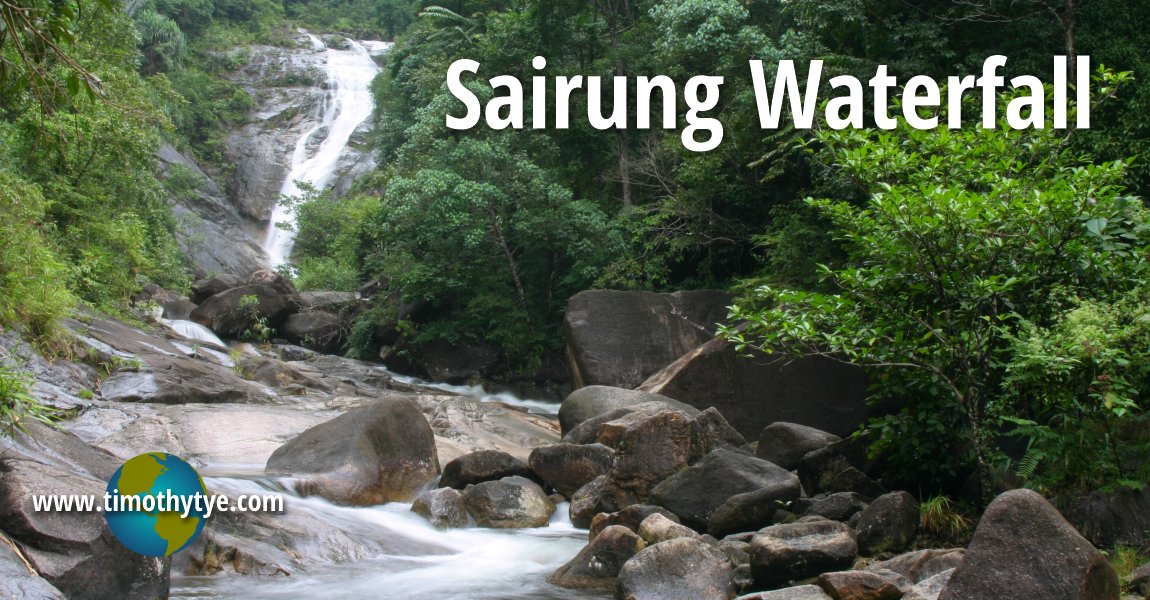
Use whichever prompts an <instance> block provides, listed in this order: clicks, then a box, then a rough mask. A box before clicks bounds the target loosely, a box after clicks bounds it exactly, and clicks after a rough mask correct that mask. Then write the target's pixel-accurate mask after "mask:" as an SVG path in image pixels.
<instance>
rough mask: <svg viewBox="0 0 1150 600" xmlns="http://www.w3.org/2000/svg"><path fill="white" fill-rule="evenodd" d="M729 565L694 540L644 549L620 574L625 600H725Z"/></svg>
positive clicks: (728, 592) (731, 591) (715, 551)
mask: <svg viewBox="0 0 1150 600" xmlns="http://www.w3.org/2000/svg"><path fill="white" fill-rule="evenodd" d="M734 595H735V590H734V587H733V586H732V584H731V565H730V563H728V562H727V557H726V555H724V554H723V552H722V551H721V550H719V549H717V548H714V547H712V546H709V545H707V544H706V543H704V542H701V541H699V540H697V539H694V538H686V537H683V538H676V539H673V540H668V541H666V542H660V543H658V544H655V545H653V546H647V547H646V548H644V549H643V550H642V551H640V552H639V553H638V554H636V555H635V556H634V557H632V558H631V560H628V561H627V563H626V564H624V565H623V568H622V570H620V572H619V587H618V597H619V598H623V599H624V600H728V599H729V598H731V597H732V596H734Z"/></svg>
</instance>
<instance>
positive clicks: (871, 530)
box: [855, 492, 920, 555]
mask: <svg viewBox="0 0 1150 600" xmlns="http://www.w3.org/2000/svg"><path fill="white" fill-rule="evenodd" d="M919 519H920V515H919V509H918V500H915V499H914V496H911V495H910V494H909V493H908V492H891V493H889V494H883V495H882V496H879V497H878V498H876V499H875V501H874V502H871V504H870V506H868V507H867V508H866V510H864V511H863V512H862V516H860V517H859V521H858V525H857V526H856V527H855V531H856V532H857V533H858V540H859V550H860V551H861V552H862V553H864V554H870V555H874V554H878V553H880V552H900V551H902V550H905V549H906V548H907V547H908V546H910V543H911V542H912V541H914V536H915V534H916V533H917V532H918V522H919Z"/></svg>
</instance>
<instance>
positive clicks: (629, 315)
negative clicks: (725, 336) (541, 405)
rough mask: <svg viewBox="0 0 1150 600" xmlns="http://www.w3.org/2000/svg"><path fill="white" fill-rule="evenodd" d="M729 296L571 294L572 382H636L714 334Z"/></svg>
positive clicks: (569, 344)
mask: <svg viewBox="0 0 1150 600" xmlns="http://www.w3.org/2000/svg"><path fill="white" fill-rule="evenodd" d="M731 299H732V296H731V294H729V293H727V292H714V291H695V292H676V293H673V294H655V293H651V292H619V291H609V290H590V291H585V292H580V293H578V294H576V295H574V296H572V297H571V299H570V300H569V301H568V302H567V312H566V317H565V319H564V322H563V325H564V329H565V330H566V333H567V357H568V369H569V370H570V372H571V383H572V387H574V388H576V389H578V388H581V387H583V386H588V385H610V386H616V387H621V388H628V389H630V388H634V387H635V386H637V385H639V384H640V383H643V381H645V380H646V379H647V378H648V377H650V376H651V375H652V374H654V373H655V372H657V371H659V370H660V369H662V368H663V367H665V366H667V365H669V364H671V363H672V362H673V361H674V360H675V359H677V358H679V357H680V356H682V355H684V354H686V353H688V352H690V351H691V350H693V349H695V348H696V347H698V346H699V345H701V344H703V343H704V342H706V341H707V340H709V339H711V337H712V336H714V334H715V324H716V323H719V322H721V321H723V320H724V319H725V318H726V316H727V306H728V305H730V304H731ZM706 406H709V405H706ZM704 407H705V406H704ZM760 429H761V427H760ZM564 431H566V429H564ZM756 433H757V432H756Z"/></svg>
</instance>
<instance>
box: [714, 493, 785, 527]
mask: <svg viewBox="0 0 1150 600" xmlns="http://www.w3.org/2000/svg"><path fill="white" fill-rule="evenodd" d="M790 495H791V492H790V490H789V489H788V488H786V487H785V486H784V487H765V488H760V489H757V490H754V491H750V492H744V493H742V494H735V495H734V496H731V497H730V498H727V500H726V502H723V503H722V504H720V505H719V507H718V508H716V509H715V510H714V512H712V513H711V516H710V518H708V519H707V533H710V534H711V535H713V536H725V535H731V534H733V533H741V532H746V531H757V530H759V529H762V528H763V527H766V526H767V525H770V524H772V523H774V522H775V515H776V514H777V513H778V512H779V511H780V510H784V509H785V508H786V506H787V505H786V504H785V500H786V499H787V498H788V497H789V496H790Z"/></svg>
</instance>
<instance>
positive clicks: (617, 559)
mask: <svg viewBox="0 0 1150 600" xmlns="http://www.w3.org/2000/svg"><path fill="white" fill-rule="evenodd" d="M642 547H643V542H642V540H640V539H639V536H637V535H635V532H634V531H631V530H630V529H627V528H626V527H623V526H622V525H612V526H610V527H608V528H606V529H604V530H603V532H602V533H601V534H599V535H598V536H597V537H595V539H593V540H591V543H589V544H587V545H586V546H585V547H584V548H583V549H582V550H581V551H579V554H577V555H575V558H572V559H571V560H570V561H568V562H567V564H565V565H563V566H562V567H559V569H558V570H556V571H555V572H554V573H552V574H551V576H550V577H548V578H547V581H548V582H550V583H551V584H553V585H557V586H559V587H565V588H571V589H581V590H596V591H604V592H606V591H612V590H614V589H615V578H616V577H618V576H619V570H620V569H622V568H623V565H624V563H626V562H627V561H628V560H629V559H630V558H631V557H632V556H635V553H636V552H638V551H639V550H640V549H641V548H642Z"/></svg>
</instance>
